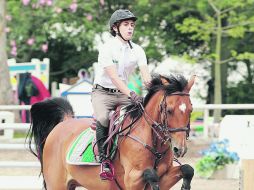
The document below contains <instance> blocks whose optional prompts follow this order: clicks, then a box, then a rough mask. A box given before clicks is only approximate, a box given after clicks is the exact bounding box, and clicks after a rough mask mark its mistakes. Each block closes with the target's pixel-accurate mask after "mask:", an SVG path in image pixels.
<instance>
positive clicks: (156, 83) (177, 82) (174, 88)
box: [127, 75, 188, 119]
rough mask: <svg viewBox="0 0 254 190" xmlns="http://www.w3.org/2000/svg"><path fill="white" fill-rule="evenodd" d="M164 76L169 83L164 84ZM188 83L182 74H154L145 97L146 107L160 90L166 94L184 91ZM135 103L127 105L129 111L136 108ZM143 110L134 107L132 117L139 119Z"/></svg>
mask: <svg viewBox="0 0 254 190" xmlns="http://www.w3.org/2000/svg"><path fill="white" fill-rule="evenodd" d="M162 78H163V79H164V80H166V81H167V82H168V83H169V84H167V85H163V83H162ZM187 84H188V81H187V80H186V78H185V77H184V76H182V75H169V76H162V75H153V77H152V81H151V85H150V86H149V87H148V88H147V91H148V93H147V95H146V96H145V99H144V107H145V106H146V105H147V103H148V102H149V100H150V99H151V98H152V96H153V95H154V94H155V93H156V92H158V91H160V90H163V91H164V92H165V95H166V96H167V95H170V94H172V93H174V92H182V91H183V90H184V88H185V87H186V85H187ZM134 107H135V105H134V104H132V105H129V106H128V107H127V111H130V110H132V109H134ZM141 115H142V112H141V109H140V108H136V109H134V111H131V112H130V117H131V118H133V119H138V118H139V117H141Z"/></svg>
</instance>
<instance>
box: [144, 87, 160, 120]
mask: <svg viewBox="0 0 254 190" xmlns="http://www.w3.org/2000/svg"><path fill="white" fill-rule="evenodd" d="M163 95H164V94H163V92H162V91H159V92H157V93H155V94H154V95H153V97H152V98H151V99H150V100H149V102H148V103H147V105H146V107H145V111H146V113H147V114H148V115H149V117H150V118H151V119H153V120H154V121H156V122H160V121H159V120H160V104H161V102H162V101H163Z"/></svg>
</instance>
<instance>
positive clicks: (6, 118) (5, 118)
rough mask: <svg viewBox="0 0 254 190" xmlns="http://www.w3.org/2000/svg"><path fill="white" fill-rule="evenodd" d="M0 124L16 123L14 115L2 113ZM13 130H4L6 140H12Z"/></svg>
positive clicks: (0, 114)
mask: <svg viewBox="0 0 254 190" xmlns="http://www.w3.org/2000/svg"><path fill="white" fill-rule="evenodd" d="M0 123H14V113H12V112H9V111H0ZM13 134H14V131H13V129H4V135H3V136H4V138H6V139H12V138H13Z"/></svg>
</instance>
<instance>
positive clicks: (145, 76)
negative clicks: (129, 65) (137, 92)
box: [137, 46, 151, 87]
mask: <svg viewBox="0 0 254 190" xmlns="http://www.w3.org/2000/svg"><path fill="white" fill-rule="evenodd" d="M137 51H138V55H139V59H138V66H139V70H140V73H141V77H142V81H143V84H144V85H145V86H146V87H147V86H149V84H150V82H151V75H150V72H149V69H148V66H147V59H146V54H145V51H144V50H143V48H141V47H140V46H139V47H138V48H137Z"/></svg>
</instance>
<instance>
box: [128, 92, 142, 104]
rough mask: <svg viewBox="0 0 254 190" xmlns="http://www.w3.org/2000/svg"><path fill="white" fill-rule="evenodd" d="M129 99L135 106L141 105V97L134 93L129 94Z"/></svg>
mask: <svg viewBox="0 0 254 190" xmlns="http://www.w3.org/2000/svg"><path fill="white" fill-rule="evenodd" d="M130 99H131V101H132V102H133V103H135V104H140V103H141V104H142V103H143V100H144V99H143V97H141V96H139V95H137V94H136V93H135V92H134V91H131V92H130Z"/></svg>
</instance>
